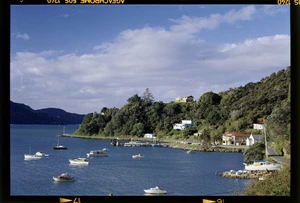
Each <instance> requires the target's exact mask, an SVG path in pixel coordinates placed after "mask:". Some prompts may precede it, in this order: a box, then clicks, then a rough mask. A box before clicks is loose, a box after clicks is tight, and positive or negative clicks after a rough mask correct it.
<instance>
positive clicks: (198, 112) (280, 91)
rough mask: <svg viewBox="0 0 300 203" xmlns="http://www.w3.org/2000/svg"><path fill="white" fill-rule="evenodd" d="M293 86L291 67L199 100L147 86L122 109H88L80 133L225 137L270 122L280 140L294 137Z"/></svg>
mask: <svg viewBox="0 0 300 203" xmlns="http://www.w3.org/2000/svg"><path fill="white" fill-rule="evenodd" d="M289 89H290V67H288V68H286V69H283V70H280V71H278V72H277V73H272V74H271V75H270V76H268V77H266V78H263V79H261V80H260V81H259V82H256V83H253V82H250V83H248V84H246V85H245V86H241V87H238V88H230V89H229V90H227V91H224V92H220V93H214V92H206V93H204V94H203V95H200V96H199V97H198V99H197V95H193V96H194V98H195V101H194V102H190V103H177V102H170V103H163V102H161V101H155V100H154V95H152V93H151V92H150V90H149V89H148V88H147V89H146V91H145V92H144V94H143V95H141V96H139V95H137V94H135V95H133V96H132V97H130V98H128V100H127V104H126V105H124V106H123V107H122V108H120V109H117V108H110V109H109V108H106V107H103V108H102V109H101V111H100V112H95V113H89V114H87V115H86V116H85V118H84V120H83V122H82V125H81V127H80V128H79V129H78V130H77V131H76V132H75V134H80V135H86V136H90V135H96V136H97V135H98V136H117V137H122V136H135V137H142V136H143V135H144V134H145V133H153V132H154V133H156V135H157V136H158V137H160V138H161V137H171V138H180V139H185V138H188V137H189V136H191V135H193V134H194V133H195V132H201V136H202V140H205V139H208V140H220V139H221V138H222V134H223V133H224V132H232V131H239V132H244V133H251V132H253V124H254V123H261V124H267V125H266V126H268V129H269V131H270V134H269V135H270V136H272V137H273V138H274V139H275V138H276V139H277V138H278V137H280V139H283V138H286V139H288V137H289V128H290V101H289ZM183 96H186V95H183ZM174 99H175V98H174ZM187 119H191V120H193V121H194V127H192V128H189V129H185V130H183V131H180V132H179V131H178V130H173V125H174V124H175V123H181V121H182V120H187Z"/></svg>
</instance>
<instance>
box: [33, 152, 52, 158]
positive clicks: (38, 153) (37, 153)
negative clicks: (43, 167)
mask: <svg viewBox="0 0 300 203" xmlns="http://www.w3.org/2000/svg"><path fill="white" fill-rule="evenodd" d="M35 155H36V156H41V157H42V156H49V154H45V153H44V152H36V153H35Z"/></svg>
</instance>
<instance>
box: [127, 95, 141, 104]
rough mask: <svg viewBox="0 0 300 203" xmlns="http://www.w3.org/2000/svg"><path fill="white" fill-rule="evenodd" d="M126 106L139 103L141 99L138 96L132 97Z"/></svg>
mask: <svg viewBox="0 0 300 203" xmlns="http://www.w3.org/2000/svg"><path fill="white" fill-rule="evenodd" d="M127 102H128V104H134V103H140V102H141V97H139V95H138V94H135V95H133V96H132V97H130V98H129V99H127Z"/></svg>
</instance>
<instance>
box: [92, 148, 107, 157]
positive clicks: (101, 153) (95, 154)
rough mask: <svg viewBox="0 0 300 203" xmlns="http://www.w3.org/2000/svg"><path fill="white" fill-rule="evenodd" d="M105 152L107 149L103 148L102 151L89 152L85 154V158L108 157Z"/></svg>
mask: <svg viewBox="0 0 300 203" xmlns="http://www.w3.org/2000/svg"><path fill="white" fill-rule="evenodd" d="M107 151H108V149H107V148H104V149H102V150H91V151H90V152H89V153H87V157H99V156H100V157H101V156H108V153H107Z"/></svg>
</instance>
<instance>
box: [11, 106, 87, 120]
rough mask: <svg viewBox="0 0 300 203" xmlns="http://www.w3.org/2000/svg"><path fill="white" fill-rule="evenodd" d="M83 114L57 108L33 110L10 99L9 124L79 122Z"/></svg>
mask: <svg viewBox="0 0 300 203" xmlns="http://www.w3.org/2000/svg"><path fill="white" fill-rule="evenodd" d="M84 116H85V115H80V114H75V113H69V112H66V111H64V110H62V109H57V108H45V109H39V110H33V109H32V108H31V107H29V106H27V105H25V104H20V103H15V102H12V101H10V123H11V124H51V125H52V124H61V125H65V124H80V123H81V122H82V121H83V118H84Z"/></svg>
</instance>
